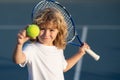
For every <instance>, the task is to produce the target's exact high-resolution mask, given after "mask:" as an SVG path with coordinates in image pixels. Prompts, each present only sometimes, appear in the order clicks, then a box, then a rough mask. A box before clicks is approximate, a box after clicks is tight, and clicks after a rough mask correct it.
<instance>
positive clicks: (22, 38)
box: [17, 30, 30, 45]
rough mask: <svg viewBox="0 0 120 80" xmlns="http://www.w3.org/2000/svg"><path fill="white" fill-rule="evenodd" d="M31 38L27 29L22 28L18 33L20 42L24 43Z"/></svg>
mask: <svg viewBox="0 0 120 80" xmlns="http://www.w3.org/2000/svg"><path fill="white" fill-rule="evenodd" d="M29 39H30V38H29V37H28V36H27V35H26V30H22V31H20V32H19V33H18V40H17V41H18V44H21V45H23V44H24V43H25V42H26V41H28V40H29Z"/></svg>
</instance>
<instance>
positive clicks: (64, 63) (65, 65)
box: [62, 51, 68, 70]
mask: <svg viewBox="0 0 120 80" xmlns="http://www.w3.org/2000/svg"><path fill="white" fill-rule="evenodd" d="M62 58H63V59H62V62H63V70H64V69H66V67H67V64H68V63H67V61H66V59H65V56H64V52H63V51H62Z"/></svg>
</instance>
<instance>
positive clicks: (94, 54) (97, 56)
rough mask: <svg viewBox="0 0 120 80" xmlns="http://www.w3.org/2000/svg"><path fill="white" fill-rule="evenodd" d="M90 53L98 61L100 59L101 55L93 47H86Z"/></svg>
mask: <svg viewBox="0 0 120 80" xmlns="http://www.w3.org/2000/svg"><path fill="white" fill-rule="evenodd" d="M85 51H86V52H87V53H88V54H89V55H91V56H92V57H93V58H94V59H95V60H96V61H98V60H99V59H100V56H99V55H98V54H96V53H95V52H93V51H92V50H91V49H86V50H85Z"/></svg>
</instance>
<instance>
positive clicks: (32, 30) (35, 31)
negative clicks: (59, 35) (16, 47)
mask: <svg viewBox="0 0 120 80" xmlns="http://www.w3.org/2000/svg"><path fill="white" fill-rule="evenodd" d="M26 33H27V35H28V36H29V37H30V38H32V39H35V38H36V37H37V36H38V35H39V33H40V29H39V27H38V26H37V25H35V24H31V25H29V26H28V27H27V29H26Z"/></svg>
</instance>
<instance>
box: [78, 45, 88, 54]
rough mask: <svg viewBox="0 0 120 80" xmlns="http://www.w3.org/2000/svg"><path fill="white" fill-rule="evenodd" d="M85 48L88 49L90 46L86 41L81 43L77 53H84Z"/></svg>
mask: <svg viewBox="0 0 120 80" xmlns="http://www.w3.org/2000/svg"><path fill="white" fill-rule="evenodd" d="M85 49H90V46H89V45H88V44H87V43H83V45H82V46H81V47H80V48H79V51H78V53H81V54H83V55H84V54H85V53H86V52H85Z"/></svg>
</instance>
